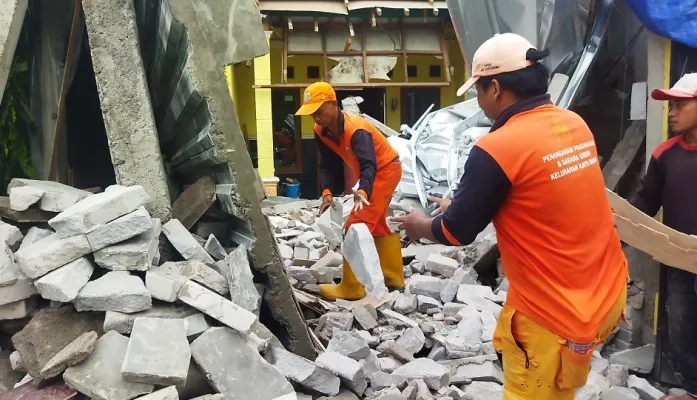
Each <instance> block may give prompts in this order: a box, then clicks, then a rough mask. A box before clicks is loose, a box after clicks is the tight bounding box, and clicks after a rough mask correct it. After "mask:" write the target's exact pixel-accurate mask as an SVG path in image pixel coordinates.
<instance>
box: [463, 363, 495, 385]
mask: <svg viewBox="0 0 697 400" xmlns="http://www.w3.org/2000/svg"><path fill="white" fill-rule="evenodd" d="M455 375H456V376H457V377H458V378H459V379H463V378H464V379H470V380H473V381H484V382H496V383H498V384H499V385H502V384H503V370H502V369H501V367H499V366H498V364H496V363H494V362H493V361H484V362H483V363H481V364H477V363H469V364H463V365H460V366H459V367H457V372H456V373H455Z"/></svg>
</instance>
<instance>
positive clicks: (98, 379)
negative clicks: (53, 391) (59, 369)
mask: <svg viewBox="0 0 697 400" xmlns="http://www.w3.org/2000/svg"><path fill="white" fill-rule="evenodd" d="M127 347H128V338H127V337H125V336H122V335H120V334H118V333H116V332H114V331H109V332H107V333H105V334H104V336H102V337H101V338H99V340H97V344H96V345H95V347H94V350H93V351H92V354H90V356H89V357H87V359H86V360H84V361H83V362H81V363H80V364H77V365H74V366H72V367H70V368H68V369H67V370H66V371H65V373H64V374H63V379H64V380H65V383H67V384H68V385H69V386H70V387H72V388H74V389H75V390H77V391H79V392H80V393H83V394H84V395H85V396H87V397H90V398H92V399H95V400H130V399H133V398H135V397H138V396H140V395H143V394H148V393H150V392H152V390H153V385H150V384H146V383H135V382H126V381H124V380H123V379H122V378H121V365H122V364H123V360H124V357H125V356H126V348H127Z"/></svg>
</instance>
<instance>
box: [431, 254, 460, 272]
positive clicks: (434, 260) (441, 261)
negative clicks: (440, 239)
mask: <svg viewBox="0 0 697 400" xmlns="http://www.w3.org/2000/svg"><path fill="white" fill-rule="evenodd" d="M424 265H425V267H426V271H431V272H433V273H434V274H438V275H441V276H447V277H448V278H452V277H453V275H455V271H456V270H457V260H454V259H452V258H449V257H445V256H442V255H440V254H435V253H434V254H431V255H430V256H428V258H427V259H426V262H425V263H424Z"/></svg>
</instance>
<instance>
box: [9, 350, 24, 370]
mask: <svg viewBox="0 0 697 400" xmlns="http://www.w3.org/2000/svg"><path fill="white" fill-rule="evenodd" d="M10 365H11V366H12V370H13V371H15V372H27V369H26V368H24V363H23V362H22V355H21V354H19V352H18V351H16V350H15V351H13V352H12V354H10Z"/></svg>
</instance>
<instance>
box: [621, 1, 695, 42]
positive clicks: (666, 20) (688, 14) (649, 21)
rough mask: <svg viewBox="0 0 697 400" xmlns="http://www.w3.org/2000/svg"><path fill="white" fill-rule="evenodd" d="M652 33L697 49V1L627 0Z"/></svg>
mask: <svg viewBox="0 0 697 400" xmlns="http://www.w3.org/2000/svg"><path fill="white" fill-rule="evenodd" d="M627 3H628V4H629V6H630V7H631V8H632V10H634V13H635V14H636V15H637V17H638V18H639V20H640V21H641V22H642V23H643V24H644V25H646V27H647V28H648V29H650V30H651V31H652V32H654V33H656V34H659V35H661V36H665V37H667V38H670V39H672V40H674V41H676V42H680V43H683V44H686V45H688V46H690V47H695V48H697V0H627Z"/></svg>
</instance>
